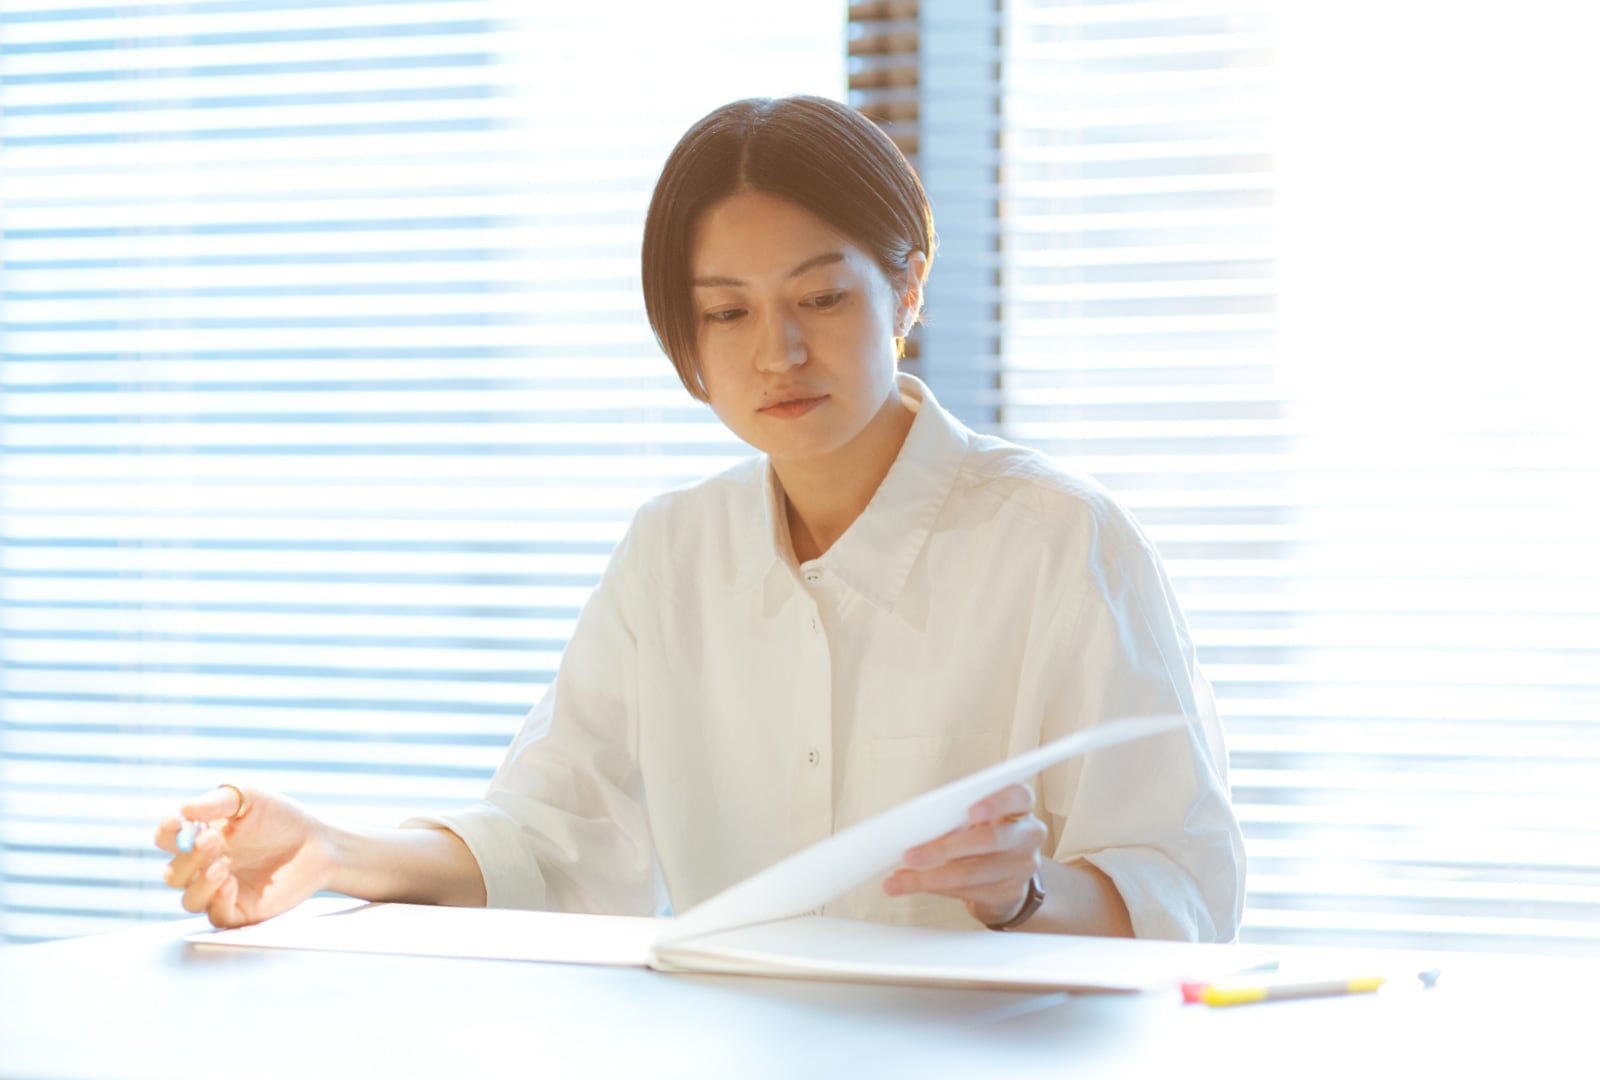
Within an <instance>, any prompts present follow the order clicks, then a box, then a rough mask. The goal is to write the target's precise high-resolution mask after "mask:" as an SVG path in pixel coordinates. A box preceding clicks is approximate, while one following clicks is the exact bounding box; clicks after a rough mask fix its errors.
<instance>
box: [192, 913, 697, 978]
mask: <svg viewBox="0 0 1600 1080" xmlns="http://www.w3.org/2000/svg"><path fill="white" fill-rule="evenodd" d="M352 905H353V906H352ZM666 921H667V920H665V919H647V918H638V917H634V916H627V915H573V914H568V913H566V912H555V911H515V910H509V909H505V908H459V907H433V906H430V905H421V904H368V903H364V902H362V901H331V902H330V901H316V900H312V901H307V902H306V903H305V904H302V905H301V906H300V907H298V908H296V909H295V910H294V911H292V912H289V913H288V914H286V915H280V916H278V917H277V918H276V919H269V920H267V921H266V922H262V923H257V924H256V925H254V926H244V927H240V928H239V929H236V930H213V931H210V932H206V933H199V934H191V935H189V937H188V938H187V939H186V940H188V941H192V942H194V943H195V944H197V945H234V946H238V945H244V946H255V947H258V948H274V949H314V950H323V951H328V952H363V953H387V954H389V955H393V956H450V957H460V958H465V959H479V960H541V961H547V962H550V963H557V964H603V965H609V966H613V967H644V966H646V962H647V961H648V959H649V955H650V943H651V942H652V941H653V940H654V939H655V936H656V932H657V925H658V924H659V923H664V922H666Z"/></svg>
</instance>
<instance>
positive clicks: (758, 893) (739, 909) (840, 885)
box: [661, 716, 1189, 944]
mask: <svg viewBox="0 0 1600 1080" xmlns="http://www.w3.org/2000/svg"><path fill="white" fill-rule="evenodd" d="M1188 723H1189V718H1188V717H1184V716H1156V717H1137V718H1133V719H1128V720H1108V721H1105V722H1104V723H1100V724H1096V725H1095V726H1094V727H1091V728H1089V729H1087V730H1086V731H1080V732H1078V733H1077V734H1075V735H1068V736H1067V737H1066V738H1064V739H1057V740H1056V741H1055V742H1052V743H1047V744H1046V745H1044V746H1041V747H1039V748H1038V749H1036V750H1030V751H1028V752H1027V753H1024V754H1018V755H1017V756H1016V757H1014V758H1010V759H1008V760H1006V761H1002V762H1000V763H999V764H997V765H993V766H990V767H989V768H987V769H981V770H979V771H978V772H975V773H972V774H971V775H969V776H965V777H962V778H961V779H960V780H954V781H952V782H950V783H948V784H946V785H945V786H944V787H941V788H936V789H935V790H933V791H930V792H928V793H927V794H924V795H919V796H917V797H916V798H914V799H910V800H908V801H907V802H903V803H901V804H900V805H899V806H896V807H894V808H893V809H892V810H885V811H884V812H883V813H881V814H878V815H876V816H874V817H870V818H868V819H867V820H866V821H862V822H858V823H857V824H855V825H852V826H851V827H850V828H848V829H845V830H843V831H841V832H838V833H835V834H834V835H833V836H830V837H829V838H828V839H826V840H822V841H819V842H818V843H815V844H813V845H811V846H810V847H808V848H806V849H805V850H804V851H800V852H797V853H795V854H794V855H791V856H789V857H788V858H787V859H783V860H781V861H780V862H777V863H774V864H773V865H771V866H769V867H767V868H766V869H765V870H761V871H758V872H757V873H755V874H752V875H751V876H750V877H748V878H746V879H745V880H743V881H741V882H739V884H737V885H734V886H733V887H731V888H728V889H724V890H723V891H722V892H720V893H718V894H717V895H716V896H713V897H711V898H710V899H708V900H706V901H704V902H703V903H701V904H699V905H697V906H696V907H694V908H692V909H690V910H689V911H686V912H684V913H683V914H682V915H680V916H679V917H678V918H676V919H674V920H672V921H671V922H670V923H669V924H667V926H665V927H664V928H663V931H662V938H661V940H662V943H663V944H664V943H666V942H675V941H680V940H682V939H684V938H686V937H690V936H693V935H696V934H713V933H716V932H718V931H720V930H726V929H729V928H731V927H735V926H748V925H751V924H752V923H761V922H771V921H774V920H777V919H787V918H789V917H791V916H794V915H801V914H804V913H806V912H809V911H811V910H813V909H815V908H819V907H821V906H822V905H823V904H825V903H827V902H828V901H829V900H832V899H834V898H835V897H837V896H841V895H843V894H844V893H846V892H849V891H850V890H851V889H853V888H855V887H856V886H857V885H860V884H862V883H864V882H867V881H871V880H872V879H873V878H874V877H877V876H879V875H880V874H886V873H888V872H889V871H890V870H893V869H894V868H895V867H897V866H899V865H900V860H901V857H902V856H903V855H904V854H905V852H906V851H907V849H909V848H913V847H916V846H917V845H918V844H921V843H924V842H926V841H928V840H932V839H934V838H935V837H938V836H942V835H944V834H945V833H947V832H949V831H950V830H952V829H956V828H960V827H961V826H962V825H965V824H966V822H967V811H968V809H969V808H970V807H971V806H972V804H973V803H975V802H977V801H978V800H980V799H982V798H983V797H984V796H986V795H992V794H993V793H994V792H996V791H999V790H1000V789H1001V788H1003V787H1006V786H1007V785H1009V784H1015V783H1018V782H1020V781H1023V780H1027V779H1028V778H1029V777H1031V776H1033V775H1034V774H1035V773H1038V772H1041V771H1042V770H1044V769H1046V768H1048V767H1049V766H1051V765H1054V764H1056V763H1057V762H1060V761H1064V760H1066V759H1067V758H1070V757H1075V756H1077V755H1079V754H1087V753H1089V752H1090V751H1092V750H1100V749H1103V748H1105V747H1108V746H1115V745H1117V744H1118V743H1123V742H1128V741H1129V740H1132V739H1142V738H1145V737H1147V736H1150V735H1157V734H1160V733H1161V732H1164V731H1173V730H1175V729H1177V728H1181V727H1184V726H1186V725H1187V724H1188Z"/></svg>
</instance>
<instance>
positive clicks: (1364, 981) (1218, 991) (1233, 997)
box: [1183, 975, 1385, 1006]
mask: <svg viewBox="0 0 1600 1080" xmlns="http://www.w3.org/2000/svg"><path fill="white" fill-rule="evenodd" d="M1384 982H1385V979H1384V977H1383V976H1382V975H1372V976H1367V977H1364V978H1360V979H1331V980H1328V981H1326V982H1304V983H1261V984H1257V985H1255V986H1213V985H1211V984H1209V983H1184V984H1183V1000H1184V1001H1187V1002H1191V1003H1197V1004H1201V1005H1212V1006H1222V1005H1251V1004H1254V1003H1255V1002H1258V1001H1284V1000H1287V999H1289V998H1308V997H1332V996H1333V995H1335V994H1368V993H1371V992H1372V991H1374V990H1376V989H1377V988H1378V987H1380V986H1382V985H1383V984H1384Z"/></svg>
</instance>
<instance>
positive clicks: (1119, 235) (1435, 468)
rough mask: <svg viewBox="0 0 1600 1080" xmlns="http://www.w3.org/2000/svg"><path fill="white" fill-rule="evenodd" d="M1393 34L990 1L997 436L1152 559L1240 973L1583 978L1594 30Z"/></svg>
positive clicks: (1464, 15)
mask: <svg viewBox="0 0 1600 1080" xmlns="http://www.w3.org/2000/svg"><path fill="white" fill-rule="evenodd" d="M1310 7H1317V6H1316V5H1311V6H1310ZM1413 7H1415V8H1416V9H1417V10H1412V9H1413ZM1493 7H1494V6H1493V5H1489V6H1488V8H1491V9H1492V8H1493ZM1405 9H1406V10H1405V11H1403V12H1401V11H1396V10H1395V9H1394V6H1393V5H1379V4H1364V3H1363V4H1356V5H1339V6H1337V7H1334V8H1327V7H1323V8H1321V9H1320V10H1318V11H1315V12H1313V11H1309V10H1296V11H1294V12H1293V13H1286V12H1285V11H1283V10H1282V9H1281V8H1279V7H1276V6H1274V5H1270V4H1266V3H1250V2H1224V3H1211V2H1206V3H1185V4H1171V3H1156V2H1151V3H1143V2H1134V3H1087V2H1071V0H1068V2H1049V0H1008V2H1007V4H1006V20H1005V32H1004V37H1005V45H1004V52H1005V61H1004V64H1005V69H1004V74H1003V76H1002V79H1001V81H1002V83H1003V85H1004V87H1005V94H1004V106H1003V108H1004V123H1003V145H1004V150H1003V160H1002V170H1001V171H1002V176H1003V181H1002V183H1001V185H1000V199H1001V209H1000V223H1001V233H1002V240H1001V242H1002V255H1001V287H1000V295H999V305H1000V311H1001V315H1000V328H1001V335H1002V348H1001V350H1000V359H1001V365H1002V378H1001V389H1000V390H999V392H998V405H999V408H1000V415H1001V429H1002V431H1003V432H1004V433H1005V434H1008V435H1010V436H1011V437H1013V438H1016V439H1018V440H1019V441H1022V442H1026V443H1032V444H1034V445H1038V446H1041V447H1044V448H1047V449H1049V450H1051V451H1052V452H1054V453H1056V454H1057V455H1059V456H1060V457H1061V458H1062V459H1063V460H1064V461H1066V462H1067V463H1068V464H1070V465H1073V466H1075V467H1078V468H1081V469H1083V470H1085V471H1087V472H1089V473H1091V474H1093V475H1095V476H1097V477H1098V478H1099V479H1100V480H1102V481H1103V482H1104V483H1106V484H1107V485H1108V486H1109V487H1110V488H1112V489H1113V490H1114V491H1115V492H1116V493H1117V494H1118V495H1119V496H1120V497H1121V498H1122V499H1123V500H1124V501H1125V502H1126V503H1127V504H1128V505H1129V506H1130V507H1131V508H1132V509H1133V511H1134V513H1135V514H1136V515H1137V517H1138V518H1139V520H1140V521H1141V522H1142V523H1143V524H1144V525H1145V527H1146V529H1147V531H1148V532H1149V534H1150V536H1151V537H1152V539H1153V540H1154V541H1155V543H1156V544H1157V546H1158V547H1159V549H1160V550H1161V552H1162V554H1163V557H1164V559H1165V561H1166V565H1167V568H1168V570H1169V572H1170V574H1171V576H1172V577H1173V579H1174V584H1175V587H1176V589H1177V591H1178V593H1179V595H1180V598H1181V600H1182V602H1183V605H1184V607H1185V610H1186V612H1187V615H1188V618H1189V621H1190V626H1191V629H1192V631H1193V634H1194V638H1195V641H1196V644H1197V646H1198V650H1199V656H1200V660H1201V663H1202V665H1203V666H1204V668H1205V669H1206V671H1207V672H1208V673H1209V675H1210V676H1211V678H1212V680H1213V682H1214V683H1215V685H1216V688H1217V691H1218V697H1219V703H1220V706H1221V710H1222V714H1223V716H1224V720H1225V726H1226V730H1227V734H1228V741H1229V747H1230V751H1231V759H1232V776H1231V779H1232V784H1233V793H1234V800H1235V805H1236V807H1237V810H1238V813H1239V815H1240V818H1241V819H1242V822H1243V825H1244V828H1245V833H1246V839H1247V847H1248V851H1249V858H1250V864H1249V870H1250V874H1249V899H1248V903H1247V908H1246V914H1245V928H1244V937H1245V938H1246V939H1248V940H1252V941H1259V942H1300V943H1316V944H1352V945H1395V946H1408V947H1440V948H1477V949H1497V950H1519V951H1544V952H1582V953H1589V954H1594V953H1600V767H1597V766H1600V664H1597V660H1600V580H1597V577H1596V574H1597V571H1596V567H1595V554H1596V552H1597V551H1600V544H1597V540H1600V515H1596V513H1595V512H1594V510H1593V492H1595V491H1597V490H1600V453H1597V447H1596V441H1595V437H1594V435H1593V422H1592V419H1590V418H1589V417H1588V416H1580V413H1585V412H1587V409H1586V408H1583V407H1579V406H1577V404H1576V403H1575V402H1574V401H1573V400H1572V398H1571V395H1572V394H1573V393H1574V392H1575V391H1576V392H1579V393H1582V394H1583V396H1584V400H1587V399H1588V398H1589V397H1590V395H1589V394H1588V393H1587V392H1586V391H1577V387H1578V386H1581V385H1585V384H1583V383H1581V382H1578V381H1576V378H1575V375H1574V369H1575V365H1578V364H1582V365H1591V364H1592V363H1593V360H1594V358H1595V357H1596V356H1597V355H1600V349H1597V348H1596V346H1597V344H1600V342H1597V338H1596V334H1595V332H1594V330H1593V328H1592V327H1591V326H1589V325H1588V323H1587V319H1586V316H1585V315H1584V312H1585V311H1586V309H1587V308H1588V307H1592V300H1588V299H1585V300H1580V299H1579V297H1589V298H1592V296H1593V290H1594V287H1595V285H1596V284H1600V283H1597V282H1596V281H1595V275H1594V273H1593V271H1592V269H1590V268H1589V267H1588V266H1586V265H1585V264H1584V262H1583V261H1582V260H1583V259H1584V258H1587V256H1579V255H1578V254H1577V253H1578V252H1592V251H1593V250H1594V243H1595V241H1596V240H1597V239H1600V231H1597V230H1596V229H1595V227H1594V215H1593V211H1592V209H1591V208H1590V204H1591V203H1592V192H1593V191H1594V190H1595V189H1596V187H1595V185H1596V181H1597V179H1600V178H1597V177H1596V176H1595V169H1594V166H1593V165H1592V164H1590V163H1589V162H1588V161H1587V160H1586V158H1585V157H1584V155H1583V152H1582V148H1581V145H1580V144H1581V142H1582V141H1583V140H1581V138H1580V137H1578V136H1576V135H1575V133H1576V132H1577V131H1579V130H1582V129H1583V128H1584V124H1585V121H1584V120H1583V118H1582V109H1583V107H1582V106H1580V105H1579V104H1578V103H1580V102H1587V101H1592V100H1594V96H1595V93H1596V91H1600V85H1596V80H1595V78H1594V76H1593V65H1592V64H1589V63H1588V62H1587V61H1586V60H1583V59H1581V58H1580V57H1579V56H1578V55H1577V53H1578V49H1577V46H1576V45H1572V46H1563V45H1561V44H1559V42H1555V41H1554V40H1553V39H1560V40H1561V41H1566V40H1568V39H1570V40H1572V41H1574V42H1576V41H1592V40H1593V38H1592V32H1591V33H1590V34H1588V35H1586V34H1585V33H1583V32H1582V30H1583V29H1584V27H1585V26H1587V27H1588V28H1589V29H1590V30H1591V31H1592V29H1593V27H1592V20H1589V17H1588V16H1585V15H1582V14H1578V13H1574V12H1572V10H1571V9H1570V8H1557V7H1555V6H1553V5H1541V6H1540V11H1541V13H1542V14H1543V15H1544V16H1546V17H1547V18H1544V19H1540V18H1534V17H1532V16H1529V15H1528V13H1524V12H1521V11H1520V10H1519V14H1518V16H1517V19H1515V20H1507V19H1505V18H1503V17H1496V16H1495V15H1494V14H1493V12H1492V11H1490V10H1488V9H1477V8H1475V9H1473V10H1472V11H1470V12H1469V11H1466V10H1464V9H1462V8H1461V7H1460V6H1459V5H1431V4H1423V5H1416V6H1413V5H1406V6H1405ZM1502 14H1504V13H1502ZM1525 16H1527V17H1526V18H1525ZM1509 22H1515V23H1516V24H1517V27H1512V26H1509V25H1508V23H1509ZM1580 22H1582V23H1583V26H1580V25H1579V23H1580ZM1524 24H1525V25H1526V26H1527V28H1528V29H1526V30H1522V29H1519V28H1518V27H1521V26H1522V25H1524ZM1534 28H1537V29H1534ZM1486 57H1492V58H1494V61H1495V63H1497V64H1503V65H1505V76H1504V78H1497V79H1492V80H1488V81H1485V80H1484V78H1483V69H1482V64H1483V62H1484V58H1486ZM1585 71H1587V72H1588V74H1587V75H1583V74H1582V73H1583V72H1585ZM1547 72H1554V73H1555V74H1554V75H1551V74H1547ZM1490 147H1492V149H1490ZM1489 158H1492V159H1493V160H1494V161H1496V162H1503V163H1504V164H1502V165H1500V166H1499V167H1498V168H1496V167H1494V166H1492V165H1491V164H1490V163H1489V160H1488V159H1489Z"/></svg>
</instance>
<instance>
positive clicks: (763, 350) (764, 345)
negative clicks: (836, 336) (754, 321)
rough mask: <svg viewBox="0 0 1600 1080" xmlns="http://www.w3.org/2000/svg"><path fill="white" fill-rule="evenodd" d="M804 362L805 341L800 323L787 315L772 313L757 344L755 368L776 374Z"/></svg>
mask: <svg viewBox="0 0 1600 1080" xmlns="http://www.w3.org/2000/svg"><path fill="white" fill-rule="evenodd" d="M805 362H806V341H805V334H804V333H803V332H802V330H801V327H800V324H799V323H798V322H796V321H795V320H794V319H792V318H789V317H788V316H787V315H783V314H775V315H772V316H771V317H770V318H769V319H768V320H767V325H766V327H765V332H764V333H763V334H762V336H761V341H760V343H759V344H758V346H757V351H756V368H757V370H759V371H765V372H770V373H774V374H778V373H782V372H784V371H787V370H789V369H790V368H792V367H795V366H796V365H798V364H803V363H805Z"/></svg>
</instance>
